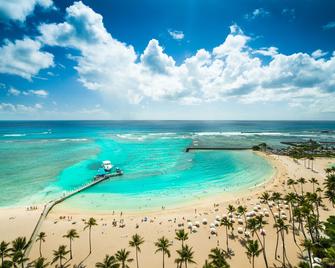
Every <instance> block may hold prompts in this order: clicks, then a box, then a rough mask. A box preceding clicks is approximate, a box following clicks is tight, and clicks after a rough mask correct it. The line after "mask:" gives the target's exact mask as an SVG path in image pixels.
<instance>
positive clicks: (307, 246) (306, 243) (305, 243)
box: [301, 239, 313, 267]
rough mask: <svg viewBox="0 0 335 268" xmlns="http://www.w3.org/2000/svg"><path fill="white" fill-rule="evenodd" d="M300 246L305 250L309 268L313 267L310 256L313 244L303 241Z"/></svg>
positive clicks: (308, 240)
mask: <svg viewBox="0 0 335 268" xmlns="http://www.w3.org/2000/svg"><path fill="white" fill-rule="evenodd" d="M301 245H302V246H303V247H304V248H305V249H306V250H307V253H308V259H309V264H310V267H313V261H312V254H311V252H312V249H313V242H312V241H311V240H310V239H304V240H303V241H302V243H301Z"/></svg>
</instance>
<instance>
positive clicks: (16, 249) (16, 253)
mask: <svg viewBox="0 0 335 268" xmlns="http://www.w3.org/2000/svg"><path fill="white" fill-rule="evenodd" d="M28 245H29V244H28V243H27V241H26V238H25V237H18V238H16V239H15V240H13V241H12V252H13V253H12V261H13V263H16V264H21V266H22V268H24V263H25V262H27V261H28V258H26V257H25V254H24V252H25V250H26V249H27V247H28Z"/></svg>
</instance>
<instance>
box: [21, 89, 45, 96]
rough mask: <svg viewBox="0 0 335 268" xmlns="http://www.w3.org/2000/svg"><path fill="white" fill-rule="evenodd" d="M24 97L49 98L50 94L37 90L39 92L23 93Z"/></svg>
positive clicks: (28, 91)
mask: <svg viewBox="0 0 335 268" xmlns="http://www.w3.org/2000/svg"><path fill="white" fill-rule="evenodd" d="M22 94H23V95H26V96H28V95H33V96H37V97H47V96H48V95H49V92H48V91H46V90H44V89H37V90H27V91H23V92H22Z"/></svg>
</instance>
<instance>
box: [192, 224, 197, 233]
mask: <svg viewBox="0 0 335 268" xmlns="http://www.w3.org/2000/svg"><path fill="white" fill-rule="evenodd" d="M191 230H192V232H193V233H196V232H197V226H195V225H193V226H192V228H191Z"/></svg>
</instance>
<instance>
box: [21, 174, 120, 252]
mask: <svg viewBox="0 0 335 268" xmlns="http://www.w3.org/2000/svg"><path fill="white" fill-rule="evenodd" d="M122 175H123V172H118V173H112V174H106V175H104V176H101V177H95V179H94V180H92V181H91V182H89V183H87V184H85V185H83V186H81V187H79V188H78V189H75V190H73V191H71V192H67V193H65V194H63V195H62V196H61V197H59V198H57V199H55V200H51V201H49V202H48V203H47V204H45V205H44V209H43V211H42V213H41V215H40V217H39V219H38V221H37V223H36V225H35V228H34V230H33V233H32V234H31V236H30V239H29V241H28V243H29V244H28V247H27V248H26V250H25V252H24V254H25V256H26V257H28V256H29V253H30V250H31V247H32V245H33V244H34V242H35V240H36V237H37V234H38V231H39V229H40V227H41V225H42V223H43V221H44V220H45V219H46V217H47V216H48V214H49V212H50V211H51V210H52V208H53V207H55V206H56V205H57V204H59V203H61V202H63V201H65V200H66V199H68V198H70V197H72V196H74V195H76V194H78V193H80V192H82V191H84V190H86V189H88V188H91V187H93V186H94V185H96V184H98V183H100V182H103V181H105V180H107V179H109V178H111V177H117V176H122Z"/></svg>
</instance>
